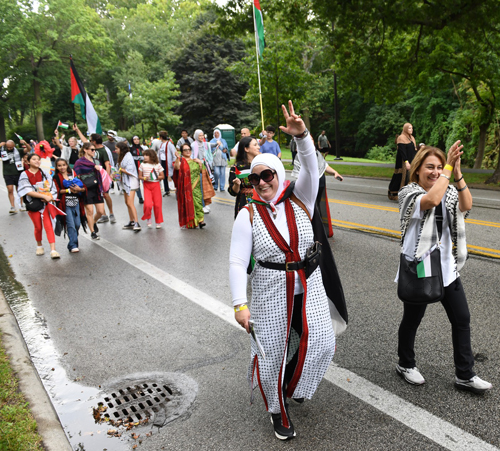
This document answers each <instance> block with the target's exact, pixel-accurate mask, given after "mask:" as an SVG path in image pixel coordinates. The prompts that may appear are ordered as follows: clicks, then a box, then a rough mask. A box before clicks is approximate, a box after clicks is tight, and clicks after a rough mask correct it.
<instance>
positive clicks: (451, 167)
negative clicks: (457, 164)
mask: <svg viewBox="0 0 500 451" xmlns="http://www.w3.org/2000/svg"><path fill="white" fill-rule="evenodd" d="M444 168H445V169H448V171H452V172H453V166H452V165H451V164H446V165H445V166H444Z"/></svg>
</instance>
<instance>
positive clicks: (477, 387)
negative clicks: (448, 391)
mask: <svg viewBox="0 0 500 451" xmlns="http://www.w3.org/2000/svg"><path fill="white" fill-rule="evenodd" d="M455 387H457V388H458V389H459V390H466V391H470V392H472V393H475V394H476V395H482V394H483V393H484V392H485V391H486V390H491V387H493V385H491V384H490V383H489V382H486V381H483V380H482V379H481V378H480V377H479V376H474V377H473V378H472V379H469V380H463V379H459V378H458V377H455Z"/></svg>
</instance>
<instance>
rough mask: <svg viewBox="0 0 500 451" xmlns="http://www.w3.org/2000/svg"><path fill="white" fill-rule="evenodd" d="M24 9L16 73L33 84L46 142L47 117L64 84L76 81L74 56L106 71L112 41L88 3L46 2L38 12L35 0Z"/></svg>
mask: <svg viewBox="0 0 500 451" xmlns="http://www.w3.org/2000/svg"><path fill="white" fill-rule="evenodd" d="M18 8H20V11H21V12H22V16H23V18H22V21H21V22H20V23H19V24H16V25H18V30H16V33H17V45H18V54H17V58H16V60H15V63H14V70H15V71H17V72H22V73H23V74H24V82H29V83H30V84H31V85H32V92H33V101H34V109H35V125H36V129H37V137H38V139H43V138H44V131H43V113H44V111H47V110H48V109H49V108H50V99H51V98H52V96H53V95H54V94H55V93H57V92H59V89H60V86H61V85H64V84H67V85H69V83H70V79H69V69H68V67H69V55H70V54H71V53H72V54H73V55H75V57H76V59H77V60H78V61H79V64H80V65H83V64H88V65H89V67H90V64H92V67H97V68H100V67H105V65H106V64H107V57H109V53H108V50H107V49H109V48H110V44H111V41H110V40H109V38H107V37H106V36H105V33H104V30H103V29H102V27H101V26H100V24H99V17H98V15H97V14H96V12H95V11H93V10H92V9H91V8H90V7H88V6H87V5H86V4H85V2H84V0H41V1H39V2H37V4H36V6H35V8H36V9H34V6H33V4H32V3H31V2H30V1H29V0H22V1H20V2H18ZM75 18H78V20H75Z"/></svg>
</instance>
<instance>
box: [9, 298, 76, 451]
mask: <svg viewBox="0 0 500 451" xmlns="http://www.w3.org/2000/svg"><path fill="white" fill-rule="evenodd" d="M0 329H1V330H2V332H3V345H4V347H5V351H6V352H7V354H8V356H9V359H10V364H11V368H12V370H13V371H14V372H15V373H16V376H17V377H18V379H19V389H20V390H21V392H22V393H23V394H24V396H25V398H26V400H27V401H28V403H29V406H30V409H31V412H32V413H33V416H34V417H35V420H36V423H37V428H38V432H39V434H40V435H41V436H42V440H43V446H44V447H45V449H47V450H48V451H71V449H72V448H71V446H70V444H69V442H68V440H67V438H66V434H65V433H64V430H63V428H62V425H61V423H60V422H59V418H58V416H57V414H56V412H55V410H54V407H53V406H52V402H51V401H50V398H49V396H48V394H47V392H46V391H45V388H44V386H43V384H42V381H41V380H40V378H39V376H38V372H37V371H36V368H35V367H34V365H33V362H32V361H31V358H30V355H29V352H28V349H27V347H26V344H25V341H24V338H23V336H22V334H21V331H20V330H19V326H18V324H17V321H16V318H15V317H14V314H13V313H12V310H11V309H10V306H9V304H8V303H7V300H6V299H5V296H4V295H3V293H2V291H1V290H0Z"/></svg>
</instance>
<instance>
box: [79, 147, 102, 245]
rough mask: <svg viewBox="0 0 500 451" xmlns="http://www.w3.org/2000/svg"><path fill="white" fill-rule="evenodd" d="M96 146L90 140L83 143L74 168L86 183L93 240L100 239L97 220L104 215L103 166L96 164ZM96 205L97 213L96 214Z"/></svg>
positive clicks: (88, 213) (89, 221) (87, 208)
mask: <svg viewBox="0 0 500 451" xmlns="http://www.w3.org/2000/svg"><path fill="white" fill-rule="evenodd" d="M94 157H95V146H94V144H92V143H90V142H85V143H83V146H82V149H81V150H80V158H79V159H78V160H76V163H75V166H74V167H73V170H74V171H75V173H76V175H77V176H78V178H79V179H80V180H81V181H82V182H83V184H84V185H85V196H84V203H85V213H86V215H87V223H88V225H89V229H90V232H91V233H90V236H91V238H92V239H93V240H98V239H99V235H98V234H97V232H98V231H99V229H98V227H97V220H98V219H99V218H100V217H101V216H103V215H104V196H103V192H104V189H103V186H102V178H101V172H100V170H101V166H100V165H99V164H96V162H95V160H94ZM94 205H95V208H96V214H95V216H94Z"/></svg>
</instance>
